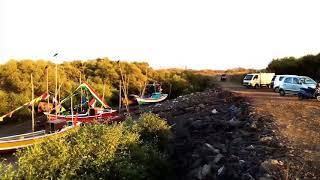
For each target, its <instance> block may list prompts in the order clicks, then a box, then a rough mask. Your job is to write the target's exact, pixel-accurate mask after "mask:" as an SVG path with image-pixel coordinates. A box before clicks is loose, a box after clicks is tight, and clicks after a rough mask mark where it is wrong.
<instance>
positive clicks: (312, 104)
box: [218, 82, 320, 178]
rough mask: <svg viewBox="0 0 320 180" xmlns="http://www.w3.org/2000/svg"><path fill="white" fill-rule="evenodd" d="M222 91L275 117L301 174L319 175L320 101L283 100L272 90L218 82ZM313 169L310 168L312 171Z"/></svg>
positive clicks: (287, 97)
mask: <svg viewBox="0 0 320 180" xmlns="http://www.w3.org/2000/svg"><path fill="white" fill-rule="evenodd" d="M218 84H219V85H220V86H221V87H222V88H224V89H227V90H229V91H232V92H235V93H237V94H240V95H241V96H245V97H248V98H249V100H250V101H251V102H252V104H253V105H254V107H255V110H256V112H258V113H260V114H263V115H266V116H270V115H271V116H272V118H273V119H274V120H275V121H276V123H277V124H278V127H279V129H280V133H281V135H282V136H284V137H285V138H287V140H288V142H289V145H290V146H292V151H293V152H292V153H293V154H295V156H297V155H299V156H300V157H301V160H300V162H299V163H301V171H303V169H304V168H307V169H306V172H308V171H311V172H310V173H313V172H315V173H317V172H318V171H319V169H320V102H317V101H316V100H303V101H299V100H298V98H297V97H296V96H285V97H281V96H279V94H278V93H274V92H273V91H272V90H271V89H266V88H264V89H247V88H245V87H242V86H241V85H239V84H235V83H231V82H219V83H218ZM310 168H311V169H310ZM319 178H320V177H319Z"/></svg>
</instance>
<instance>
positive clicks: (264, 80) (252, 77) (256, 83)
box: [242, 73, 274, 88]
mask: <svg viewBox="0 0 320 180" xmlns="http://www.w3.org/2000/svg"><path fill="white" fill-rule="evenodd" d="M273 76H274V73H254V74H247V75H246V76H245V77H244V79H243V82H242V85H244V86H246V87H247V88H250V87H253V88H258V87H262V86H267V87H270V86H271V80H272V78H273Z"/></svg>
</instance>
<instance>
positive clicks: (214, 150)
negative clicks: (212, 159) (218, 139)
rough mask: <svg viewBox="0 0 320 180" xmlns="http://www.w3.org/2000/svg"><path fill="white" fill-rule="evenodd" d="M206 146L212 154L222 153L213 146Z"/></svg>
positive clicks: (206, 144)
mask: <svg viewBox="0 0 320 180" xmlns="http://www.w3.org/2000/svg"><path fill="white" fill-rule="evenodd" d="M204 146H205V147H206V148H207V149H209V150H210V151H211V152H213V153H214V154H218V153H220V150H219V149H216V148H214V147H213V146H212V145H211V144H208V143H205V144H204Z"/></svg>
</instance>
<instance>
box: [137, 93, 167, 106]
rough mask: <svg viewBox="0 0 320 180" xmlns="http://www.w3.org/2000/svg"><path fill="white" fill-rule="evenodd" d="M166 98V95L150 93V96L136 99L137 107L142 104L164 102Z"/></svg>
mask: <svg viewBox="0 0 320 180" xmlns="http://www.w3.org/2000/svg"><path fill="white" fill-rule="evenodd" d="M167 97H168V94H161V93H152V95H151V96H143V97H136V100H137V102H138V104H139V105H142V104H150V103H157V102H161V101H163V100H165V99H166V98H167Z"/></svg>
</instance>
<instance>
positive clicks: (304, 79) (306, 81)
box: [301, 78, 317, 84]
mask: <svg viewBox="0 0 320 180" xmlns="http://www.w3.org/2000/svg"><path fill="white" fill-rule="evenodd" d="M301 82H302V83H304V84H317V83H316V82H315V81H314V80H313V79H311V78H301Z"/></svg>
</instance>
